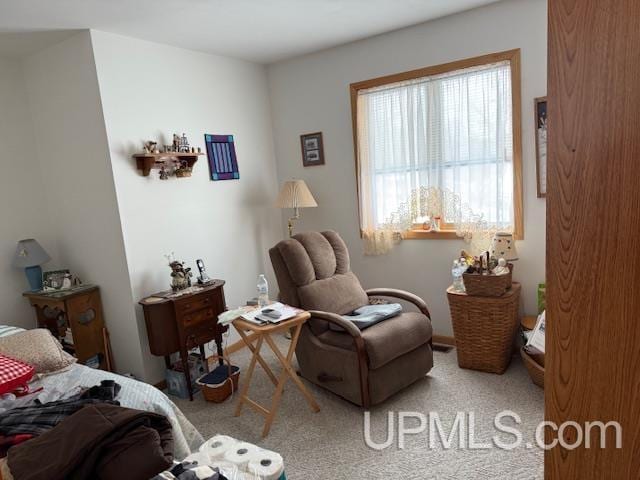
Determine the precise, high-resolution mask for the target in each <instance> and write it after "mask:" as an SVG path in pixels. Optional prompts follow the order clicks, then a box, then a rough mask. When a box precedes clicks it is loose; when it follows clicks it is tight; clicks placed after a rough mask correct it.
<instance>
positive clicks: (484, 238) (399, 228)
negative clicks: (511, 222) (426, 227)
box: [362, 187, 513, 255]
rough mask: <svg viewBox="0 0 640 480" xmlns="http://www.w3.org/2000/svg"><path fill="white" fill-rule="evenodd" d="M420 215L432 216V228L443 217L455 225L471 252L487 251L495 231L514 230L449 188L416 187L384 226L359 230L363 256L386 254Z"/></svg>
mask: <svg viewBox="0 0 640 480" xmlns="http://www.w3.org/2000/svg"><path fill="white" fill-rule="evenodd" d="M420 217H428V218H429V219H432V220H431V222H432V223H431V230H432V231H440V230H441V229H440V227H439V226H438V225H437V224H435V226H436V228H434V221H435V219H436V218H437V217H440V218H441V219H446V222H447V223H448V224H451V225H453V226H454V228H455V232H456V235H457V236H459V237H461V238H462V239H464V241H465V242H467V243H468V244H469V247H468V250H469V251H470V252H472V253H480V252H483V251H485V250H488V249H489V247H490V246H491V242H492V240H493V237H494V235H495V234H496V232H511V231H512V230H513V227H510V228H506V227H505V226H498V225H495V224H491V223H489V222H487V221H486V220H485V219H484V217H483V215H482V214H476V213H474V212H473V211H472V210H471V208H469V206H468V205H467V204H463V203H462V200H461V199H460V196H459V195H457V194H455V193H453V192H452V191H450V190H447V189H440V188H435V187H419V188H416V189H414V190H412V191H411V196H410V198H409V200H408V201H407V202H404V203H402V204H400V206H399V207H398V209H397V210H396V211H395V212H393V213H392V214H391V215H390V216H389V218H388V219H387V221H386V222H385V223H384V224H383V225H380V226H378V228H376V229H375V230H368V231H367V230H363V231H362V238H363V240H364V245H365V255H382V254H385V253H388V252H389V251H390V250H391V249H392V248H393V246H394V245H395V244H397V243H398V242H399V241H400V240H402V232H406V231H408V230H411V229H413V228H414V224H415V222H416V219H417V218H420Z"/></svg>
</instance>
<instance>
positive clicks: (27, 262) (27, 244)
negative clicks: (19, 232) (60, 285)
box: [11, 238, 51, 292]
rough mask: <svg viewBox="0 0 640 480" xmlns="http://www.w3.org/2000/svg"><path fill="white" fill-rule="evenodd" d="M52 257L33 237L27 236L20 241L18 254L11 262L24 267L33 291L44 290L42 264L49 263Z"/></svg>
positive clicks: (17, 249)
mask: <svg viewBox="0 0 640 480" xmlns="http://www.w3.org/2000/svg"><path fill="white" fill-rule="evenodd" d="M49 260H51V257H50V256H49V255H48V254H47V252H45V251H44V248H42V247H41V246H40V244H39V243H38V242H37V241H36V240H34V239H33V238H27V239H25V240H20V241H19V242H18V248H16V254H15V255H14V257H13V262H12V263H11V264H12V265H13V266H14V267H17V268H24V272H25V274H26V275H27V280H28V281H29V286H30V287H31V291H33V292H35V291H38V290H42V268H40V265H42V264H43V263H47V262H48V261H49Z"/></svg>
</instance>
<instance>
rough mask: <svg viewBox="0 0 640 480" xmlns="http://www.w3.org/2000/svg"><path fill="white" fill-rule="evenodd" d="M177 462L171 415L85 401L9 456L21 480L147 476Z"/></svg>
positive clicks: (115, 479)
mask: <svg viewBox="0 0 640 480" xmlns="http://www.w3.org/2000/svg"><path fill="white" fill-rule="evenodd" d="M38 459H43V460H44V459H46V461H38ZM172 462H173V435H172V433H171V424H170V423H169V421H168V420H167V419H166V417H163V416H162V415H158V414H155V413H151V412H143V411H141V410H133V409H130V408H124V407H118V406H115V405H109V404H105V403H98V404H93V405H85V406H84V408H81V409H80V410H78V411H77V412H76V413H74V414H73V415H71V416H70V417H68V418H66V419H65V420H63V421H62V422H60V423H59V424H58V425H57V426H56V427H55V428H53V429H51V430H49V431H48V432H45V433H43V434H42V435H40V436H39V437H36V438H33V439H31V440H28V441H26V442H24V443H22V444H20V445H17V446H15V447H12V448H11V449H10V450H9V453H8V456H7V465H8V467H9V469H10V470H11V474H12V475H13V477H14V478H16V479H20V480H63V479H64V480H89V479H92V480H93V479H100V480H121V479H127V480H148V479H149V478H152V477H153V476H154V475H156V474H158V473H160V472H162V471H164V470H165V469H167V468H169V467H170V466H171V465H172Z"/></svg>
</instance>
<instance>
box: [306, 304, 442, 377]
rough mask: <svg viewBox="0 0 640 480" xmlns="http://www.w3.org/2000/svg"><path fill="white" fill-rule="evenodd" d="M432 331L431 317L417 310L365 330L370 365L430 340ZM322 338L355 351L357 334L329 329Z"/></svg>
mask: <svg viewBox="0 0 640 480" xmlns="http://www.w3.org/2000/svg"><path fill="white" fill-rule="evenodd" d="M432 334H433V328H432V327H431V322H430V321H429V319H428V318H427V317H426V316H424V315H423V314H422V313H417V312H405V313H402V314H401V315H399V316H397V317H393V318H390V319H388V320H385V321H384V322H380V323H378V324H376V325H374V326H372V327H369V328H367V329H366V330H363V331H362V338H363V339H364V344H365V348H366V349H367V355H368V357H369V368H371V369H373V370H375V369H376V368H379V367H381V366H383V365H386V364H387V363H389V362H391V361H392V360H395V359H396V358H398V357H400V356H402V355H404V354H406V353H408V352H410V351H412V350H415V349H416V348H418V347H420V346H421V345H424V344H425V343H428V342H429V340H430V339H431V336H432ZM318 338H319V339H320V340H321V341H322V342H325V343H327V344H329V345H333V346H335V347H339V348H344V349H347V350H354V351H355V344H354V341H353V337H352V336H351V335H349V334H348V333H343V332H335V331H333V330H327V331H325V332H324V333H322V334H320V335H318Z"/></svg>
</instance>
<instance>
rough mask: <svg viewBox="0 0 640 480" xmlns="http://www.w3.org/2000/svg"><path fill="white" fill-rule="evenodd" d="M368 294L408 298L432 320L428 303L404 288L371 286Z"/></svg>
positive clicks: (367, 291) (407, 299)
mask: <svg viewBox="0 0 640 480" xmlns="http://www.w3.org/2000/svg"><path fill="white" fill-rule="evenodd" d="M366 294H367V295H368V296H370V297H394V298H399V299H401V300H406V301H407V302H411V303H413V304H414V305H415V306H416V307H418V309H419V310H420V311H421V312H422V313H424V314H425V315H426V316H427V318H429V320H431V314H430V313H429V309H428V308H427V304H426V303H425V301H424V300H423V299H421V298H420V297H419V296H417V295H414V294H413V293H411V292H406V291H404V290H398V289H395V288H370V289H369V290H366Z"/></svg>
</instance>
